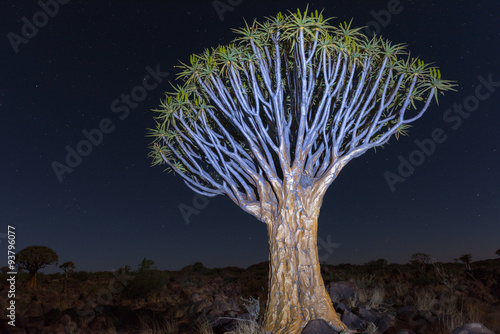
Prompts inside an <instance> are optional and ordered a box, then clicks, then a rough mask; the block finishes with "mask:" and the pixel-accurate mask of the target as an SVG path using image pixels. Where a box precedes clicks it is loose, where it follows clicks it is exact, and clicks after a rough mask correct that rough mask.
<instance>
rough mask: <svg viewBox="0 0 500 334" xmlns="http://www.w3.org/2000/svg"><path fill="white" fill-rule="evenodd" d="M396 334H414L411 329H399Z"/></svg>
mask: <svg viewBox="0 0 500 334" xmlns="http://www.w3.org/2000/svg"><path fill="white" fill-rule="evenodd" d="M396 334H415V332H414V331H412V330H411V329H400V330H399V331H398V332H397V333H396Z"/></svg>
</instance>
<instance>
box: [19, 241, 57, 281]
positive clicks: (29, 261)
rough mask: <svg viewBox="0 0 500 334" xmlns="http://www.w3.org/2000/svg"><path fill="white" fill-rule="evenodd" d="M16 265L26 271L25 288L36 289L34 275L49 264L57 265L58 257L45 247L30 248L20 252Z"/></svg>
mask: <svg viewBox="0 0 500 334" xmlns="http://www.w3.org/2000/svg"><path fill="white" fill-rule="evenodd" d="M16 261H17V265H18V267H19V268H21V269H25V270H27V271H28V273H29V276H28V282H27V283H26V287H28V288H36V274H37V273H38V270H40V269H42V268H45V266H46V265H49V264H57V261H58V256H57V253H56V252H55V251H53V250H52V249H50V248H49V247H45V246H30V247H26V248H24V249H23V250H21V251H20V252H19V253H18V254H17V257H16Z"/></svg>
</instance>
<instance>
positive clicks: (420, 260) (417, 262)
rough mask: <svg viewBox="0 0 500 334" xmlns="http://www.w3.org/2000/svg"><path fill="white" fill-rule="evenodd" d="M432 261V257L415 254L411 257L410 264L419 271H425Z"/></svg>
mask: <svg viewBox="0 0 500 334" xmlns="http://www.w3.org/2000/svg"><path fill="white" fill-rule="evenodd" d="M430 261H431V256H430V255H429V254H425V253H415V254H412V256H411V257H410V263H411V264H412V265H414V266H415V267H417V268H418V269H419V270H424V269H425V268H426V267H427V265H428V264H429V263H430Z"/></svg>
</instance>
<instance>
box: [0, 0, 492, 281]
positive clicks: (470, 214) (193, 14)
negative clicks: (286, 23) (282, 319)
mask: <svg viewBox="0 0 500 334" xmlns="http://www.w3.org/2000/svg"><path fill="white" fill-rule="evenodd" d="M306 4H307V2H306V1H295V0H287V1H282V0H280V1H257V0H256V1H250V0H231V1H229V0H220V1H216V2H215V5H216V7H217V8H218V10H217V9H216V8H215V7H214V2H213V1H208V0H207V1H190V0H189V1H166V0H163V1H152V0H151V1H148V0H141V1H129V0H120V1H78V0H57V2H56V1H55V0H50V1H45V0H41V1H38V2H37V1H27V0H16V1H13V0H4V1H1V2H0V36H1V40H0V115H1V119H2V122H1V123H0V128H1V132H0V145H1V155H0V166H1V167H0V217H1V218H0V220H1V222H2V224H1V227H0V228H1V229H2V230H0V241H1V243H0V247H1V248H3V251H0V252H1V253H2V254H3V253H6V252H4V251H5V250H6V245H7V243H6V233H7V225H12V226H15V228H16V245H17V247H18V248H17V250H20V249H22V248H24V247H27V246H31V245H44V246H48V247H50V248H52V249H54V250H55V251H56V252H57V253H58V255H59V263H63V262H65V261H73V262H74V263H75V265H76V270H87V271H104V270H114V269H117V268H119V267H122V266H124V265H130V266H131V267H132V268H136V266H137V264H138V263H140V261H141V260H142V259H143V258H144V257H146V258H149V259H152V260H153V261H155V263H156V265H157V267H158V268H159V269H166V270H177V269H180V268H182V267H184V266H186V265H189V264H192V263H194V262H197V261H200V262H202V263H203V264H205V265H206V266H207V267H224V266H239V267H247V266H249V265H252V264H255V263H259V262H262V261H266V260H267V258H268V243H267V235H266V233H267V231H266V228H265V225H264V224H263V223H261V222H259V221H258V220H257V219H256V218H254V217H252V216H251V215H249V214H247V213H245V212H244V211H242V210H241V209H240V208H239V207H237V206H236V205H235V204H234V203H233V202H232V201H230V199H228V198H227V197H223V196H218V197H215V198H210V199H209V200H208V202H207V201H206V200H204V199H203V198H199V197H196V196H195V193H194V192H192V191H191V190H190V189H189V188H188V187H187V186H186V185H185V184H184V183H183V182H182V181H181V179H180V177H178V176H175V175H174V174H172V173H170V174H169V173H166V172H163V168H161V167H154V168H152V167H151V166H150V165H151V160H149V159H148V158H147V154H148V148H147V146H148V144H149V142H150V138H147V137H146V136H145V135H146V133H147V128H150V127H153V126H154V123H153V120H152V115H153V113H152V112H151V109H154V108H155V107H156V106H158V104H159V102H160V100H161V99H162V98H163V97H164V92H165V91H168V90H170V88H171V86H170V85H171V83H175V82H176V81H175V77H176V76H175V74H176V71H177V69H176V68H175V67H174V66H175V65H178V64H179V60H180V61H187V60H188V59H189V55H190V54H192V53H200V52H202V51H203V50H204V49H205V48H207V47H213V46H217V45H218V44H227V43H228V42H230V41H231V40H232V39H233V38H234V37H235V35H233V33H232V32H231V28H238V27H241V26H242V25H244V20H247V21H249V22H251V21H253V20H254V19H256V18H257V19H258V20H261V21H262V20H263V18H264V17H266V16H272V15H275V14H276V13H277V12H278V11H282V12H286V11H287V10H293V11H295V10H296V8H298V7H300V8H302V9H304V8H305V6H306ZM309 8H310V9H319V10H321V9H324V16H325V17H336V18H335V19H334V20H332V23H334V24H335V25H337V24H338V23H340V22H344V21H350V20H351V18H354V19H353V25H355V26H359V27H361V26H368V27H369V28H370V30H365V31H366V32H367V33H371V32H372V31H376V32H377V33H381V34H382V35H383V36H384V37H386V38H388V39H390V40H392V41H394V42H396V43H407V44H408V48H409V50H411V52H412V54H413V55H416V56H419V57H421V58H422V59H425V60H427V61H428V62H432V61H434V62H435V63H436V64H437V65H438V66H439V67H440V69H441V73H442V75H443V77H444V78H446V79H452V80H456V81H458V83H459V87H458V89H457V92H447V94H446V95H444V96H440V98H439V106H438V105H436V103H434V104H433V105H432V106H431V107H430V108H429V109H428V111H427V112H426V114H425V115H424V116H423V117H422V118H421V119H420V120H418V121H417V122H415V123H413V127H412V128H411V130H410V137H403V138H402V139H400V140H399V141H396V140H393V141H391V142H390V143H389V144H388V145H385V146H384V148H383V149H377V150H376V152H375V151H373V150H372V151H369V152H367V153H366V154H364V155H363V156H361V157H359V158H357V159H355V160H353V161H351V162H350V163H349V164H348V165H347V166H346V167H345V168H344V169H343V170H342V172H341V173H340V175H339V177H338V178H337V180H335V181H334V183H333V184H332V186H331V187H330V189H329V190H328V192H327V195H326V197H325V199H324V201H323V207H322V210H321V215H320V218H319V225H320V226H319V239H320V242H319V244H320V245H319V254H320V258H321V260H322V261H324V262H327V263H332V264H337V263H354V264H362V263H365V262H367V261H370V260H374V259H378V258H385V259H387V260H388V261H389V262H396V263H406V262H408V260H409V258H410V256H411V255H412V254H413V253H416V252H424V253H427V254H430V255H431V256H432V257H434V258H436V259H437V260H438V261H453V259H455V258H457V257H459V256H460V255H462V254H464V253H470V254H472V257H473V260H479V259H485V258H494V257H495V254H494V253H495V251H496V250H497V249H498V248H499V247H500V242H499V239H500V238H499V235H500V219H499V218H500V192H499V188H500V187H499V186H500V176H499V175H500V173H499V169H500V158H499V153H500V145H499V144H500V130H499V124H500V110H499V105H500V70H499V68H500V66H499V65H500V57H499V56H498V54H499V53H500V25H499V22H498V17H500V5H499V4H498V1H494V0H489V1H488V0H486V1H481V2H480V3H478V2H472V1H437V0H432V1H431V0H429V1H425V3H422V2H421V1H408V0H400V1H396V0H390V1H389V0H383V1H382V0H381V1H365V0H335V1H309ZM388 8H389V9H388ZM44 13H48V14H44ZM388 14H389V15H388ZM35 24H36V25H35ZM133 97H135V100H134V98H133ZM436 134H439V135H436ZM88 137H90V138H92V140H93V143H92V144H91V145H86V144H85V143H84V141H85V140H87V142H90V141H89V140H88ZM426 145H427V146H426ZM422 147H423V148H422ZM77 148H80V149H82V150H84V152H85V154H86V156H82V157H80V158H75V157H74V156H71V157H70V158H68V154H69V153H68V152H72V151H73V150H76V149H77ZM422 150H424V151H425V150H426V151H425V152H424V151H422ZM70 155H71V154H70ZM67 159H69V160H67ZM68 161H69V162H68ZM410 161H412V162H410ZM408 162H410V164H412V167H411V168H409V167H408V165H407V164H408ZM63 165H64V166H66V167H64V169H62V170H64V173H61V172H60V173H56V172H55V169H54V166H59V168H62V167H61V166H63ZM404 165H406V166H404ZM58 174H59V175H58ZM388 175H391V177H390V178H389V179H390V181H389V182H388V180H387V178H388ZM394 176H396V178H394ZM180 208H192V210H193V211H192V212H193V214H192V215H190V216H189V217H187V218H186V217H185V216H183V215H182V213H181V210H180ZM6 260H7V259H6V256H3V258H2V259H1V261H2V265H5V264H6ZM4 262H5V263H4ZM54 270H57V268H56V267H55V266H51V267H47V269H46V272H51V271H54Z"/></svg>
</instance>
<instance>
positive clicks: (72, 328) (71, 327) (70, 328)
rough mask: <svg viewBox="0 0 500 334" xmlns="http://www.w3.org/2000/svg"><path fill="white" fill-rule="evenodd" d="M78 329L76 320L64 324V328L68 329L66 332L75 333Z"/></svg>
mask: <svg viewBox="0 0 500 334" xmlns="http://www.w3.org/2000/svg"><path fill="white" fill-rule="evenodd" d="M77 329H78V325H77V324H76V322H70V323H69V324H66V325H65V326H64V330H65V331H66V334H74V333H76V331H77Z"/></svg>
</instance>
